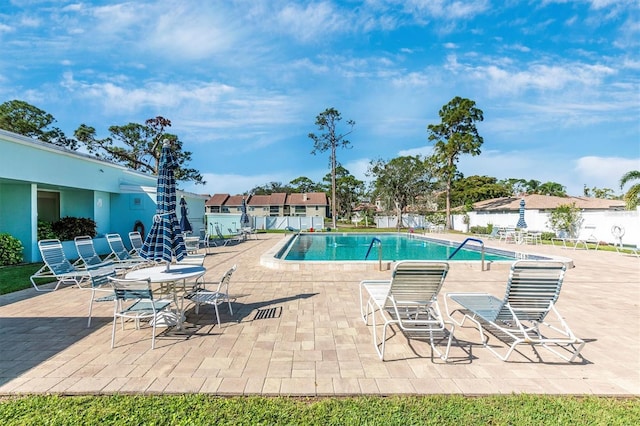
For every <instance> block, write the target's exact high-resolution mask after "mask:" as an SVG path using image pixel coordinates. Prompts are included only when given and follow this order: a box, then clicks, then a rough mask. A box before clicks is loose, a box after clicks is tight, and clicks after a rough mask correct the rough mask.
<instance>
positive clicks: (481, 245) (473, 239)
mask: <svg viewBox="0 0 640 426" xmlns="http://www.w3.org/2000/svg"><path fill="white" fill-rule="evenodd" d="M469 241H474V242H476V243H480V247H481V255H480V256H481V259H482V270H483V271H484V241H482V240H479V239H477V238H467V239H466V240H464V241H463V242H462V244H460V245H459V246H458V247H457V248H456V249H455V250H454V251H453V253H451V254H450V255H449V257H448V258H447V260H450V259H451V258H452V257H453V256H455V254H456V253H457V252H459V251H460V249H461V248H462V246H464V245H465V244H467V242H469Z"/></svg>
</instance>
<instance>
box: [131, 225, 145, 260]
mask: <svg viewBox="0 0 640 426" xmlns="http://www.w3.org/2000/svg"><path fill="white" fill-rule="evenodd" d="M129 242H130V243H131V251H130V252H129V254H131V255H132V256H140V250H142V245H143V244H144V241H143V239H142V235H140V232H138V231H132V232H129Z"/></svg>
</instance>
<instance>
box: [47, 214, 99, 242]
mask: <svg viewBox="0 0 640 426" xmlns="http://www.w3.org/2000/svg"><path fill="white" fill-rule="evenodd" d="M96 226H97V225H96V222H95V221H94V220H93V219H89V218H84V217H69V216H67V217H63V218H62V219H60V220H59V221H57V222H54V223H53V224H52V225H51V229H52V230H53V232H54V233H55V235H56V237H57V238H58V239H59V240H61V241H70V240H73V239H74V238H75V237H79V236H81V235H88V236H90V237H91V238H93V237H95V236H96Z"/></svg>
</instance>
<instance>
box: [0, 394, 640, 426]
mask: <svg viewBox="0 0 640 426" xmlns="http://www.w3.org/2000/svg"><path fill="white" fill-rule="evenodd" d="M639 402H640V400H639V399H638V398H627V399H616V398H597V397H584V398H579V397H570V396H567V397H559V396H545V395H508V396H489V397H465V396H457V395H449V396H447V395H430V396H415V397H413V396H412V397H387V398H381V397H367V396H362V397H345V398H335V397H331V398H313V399H307V398H286V397H273V398H267V397H228V398H225V397H216V396H210V395H177V396H170V395H164V396H148V395H147V396H142V395H116V396H74V397H64V396H52V395H48V396H28V397H16V398H5V399H4V400H0V424H2V425H5V426H8V425H40V424H47V425H69V426H71V425H85V424H100V425H133V424H144V425H161V424H168V425H169V424H170V425H200V424H202V425H213V424H216V425H323V426H324V425H403V426H404V425H431V424H433V425H436V424H437V425H456V426H459V425H480V424H486V425H489V424H490V425H545V424H554V425H575V424H589V425H591V424H594V425H633V424H640V404H639Z"/></svg>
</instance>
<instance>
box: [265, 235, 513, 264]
mask: <svg viewBox="0 0 640 426" xmlns="http://www.w3.org/2000/svg"><path fill="white" fill-rule="evenodd" d="M374 239H377V240H378V241H380V246H381V247H382V260H385V261H398V260H408V259H416V260H448V258H449V256H450V255H451V254H452V253H453V252H454V251H455V250H456V248H457V247H458V246H459V245H460V243H454V242H450V241H443V240H435V239H430V238H422V237H418V236H410V235H407V234H360V233H358V234H338V233H335V234H311V233H309V234H300V235H296V236H294V237H293V238H292V240H291V241H290V242H289V243H288V244H287V245H285V246H284V248H283V249H282V250H281V251H280V253H279V255H278V256H277V257H279V258H281V259H284V260H298V261H300V260H302V261H304V260H328V261H331V260H338V261H340V260H343V261H344V260H360V261H362V260H378V244H377V241H375V240H374ZM372 241H375V242H374V244H373V246H371V243H372ZM370 247H371V250H370V251H369V248H370ZM368 251H369V255H368V257H366V259H365V256H367V252H368ZM451 260H454V261H455V260H481V250H480V245H479V244H477V243H474V242H470V243H469V245H465V247H464V248H462V249H461V250H460V251H458V252H457V253H456V254H455V256H454V257H453V259H451ZM485 260H487V261H500V260H501V261H513V260H514V257H513V256H509V255H508V253H506V252H504V253H502V254H500V253H492V252H491V251H489V250H485Z"/></svg>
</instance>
